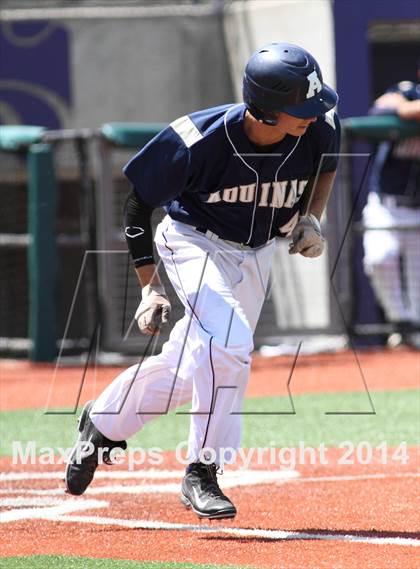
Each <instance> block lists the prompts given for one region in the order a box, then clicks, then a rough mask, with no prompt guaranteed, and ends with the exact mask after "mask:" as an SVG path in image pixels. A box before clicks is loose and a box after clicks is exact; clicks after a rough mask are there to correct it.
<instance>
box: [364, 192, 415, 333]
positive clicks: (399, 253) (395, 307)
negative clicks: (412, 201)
mask: <svg viewBox="0 0 420 569" xmlns="http://www.w3.org/2000/svg"><path fill="white" fill-rule="evenodd" d="M363 221H364V224H365V226H366V227H367V228H369V227H371V228H381V229H376V230H373V231H369V230H367V231H366V232H365V235H364V238H363V245H364V251H365V254H364V260H363V263H364V268H365V272H366V274H367V275H368V276H369V278H370V281H371V284H372V287H373V289H374V292H375V295H376V297H377V299H378V301H379V303H380V305H381V307H382V308H383V310H384V312H385V316H386V318H387V319H388V320H389V321H390V322H398V321H409V322H412V323H417V324H418V323H420V208H409V207H401V206H397V205H395V202H394V199H393V198H392V196H389V197H385V198H382V201H381V200H380V199H379V196H378V195H377V194H375V193H371V194H369V196H368V203H367V205H366V206H365V208H364V210H363ZM414 225H417V226H418V229H413V230H409V229H406V230H402V231H399V230H396V229H391V228H392V227H394V226H399V227H409V226H410V227H411V226H414ZM382 228H384V229H383V230H382ZM400 259H402V263H403V268H404V275H405V282H404V284H403V283H402V281H401V267H400Z"/></svg>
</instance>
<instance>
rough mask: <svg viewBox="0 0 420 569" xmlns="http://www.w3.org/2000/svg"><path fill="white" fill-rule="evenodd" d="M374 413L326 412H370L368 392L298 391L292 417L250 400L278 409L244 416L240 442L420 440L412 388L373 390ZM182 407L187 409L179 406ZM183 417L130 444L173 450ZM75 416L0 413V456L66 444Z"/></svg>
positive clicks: (276, 404)
mask: <svg viewBox="0 0 420 569" xmlns="http://www.w3.org/2000/svg"><path fill="white" fill-rule="evenodd" d="M371 397H372V400H373V404H374V406H375V409H376V414H375V415H326V414H325V413H326V412H332V411H345V412H349V411H359V412H363V411H367V412H369V411H370V405H369V400H368V398H367V395H366V393H359V392H357V393H339V394H337V393H328V394H325V393H324V394H309V395H299V396H295V397H294V398H293V401H294V406H295V409H296V414H295V415H287V414H278V413H279V412H283V413H285V412H290V411H291V410H292V408H291V405H290V401H289V399H288V398H285V397H267V398H256V399H248V400H246V402H245V407H244V411H246V412H254V413H255V412H257V413H264V412H265V413H267V412H268V413H276V414H271V415H244V429H243V433H244V435H243V439H242V446H243V447H244V448H249V447H266V446H270V445H271V446H278V447H281V446H288V447H291V446H298V445H299V442H300V441H303V442H304V443H305V444H306V445H308V446H314V447H315V446H318V445H319V444H320V443H322V442H323V443H325V445H327V446H337V445H338V444H340V443H341V442H342V441H347V440H349V441H353V442H354V443H357V442H360V441H368V442H369V443H371V444H372V445H377V444H379V443H381V442H382V441H386V443H387V444H388V445H389V446H396V445H398V444H399V443H400V442H402V441H405V442H407V444H409V445H415V444H418V443H419V429H418V425H419V423H420V405H419V393H418V392H417V391H415V390H401V391H375V392H373V393H372V394H371ZM183 409H184V411H185V410H187V409H188V408H187V407H184V408H183ZM188 422H189V417H188V416H187V415H176V414H175V413H170V414H169V415H166V416H164V417H159V418H157V419H155V420H153V421H151V422H150V423H148V424H147V425H146V426H145V428H144V429H143V431H142V432H141V433H138V434H137V435H136V436H134V437H133V438H131V439H130V441H129V442H130V445H131V446H141V447H143V448H150V447H159V448H161V449H163V450H171V449H174V448H175V447H176V445H177V444H178V443H179V442H181V441H185V440H186V439H187V436H188ZM76 425H77V423H76V416H75V415H45V414H43V412H42V411H39V410H22V411H8V412H4V413H2V415H1V418H0V435H1V446H0V454H1V455H3V456H4V455H11V454H12V441H21V442H22V443H23V444H26V442H27V441H36V445H37V449H38V451H39V449H40V448H41V447H44V446H48V447H54V448H57V447H63V448H64V447H70V446H72V445H73V444H74V440H75V436H76Z"/></svg>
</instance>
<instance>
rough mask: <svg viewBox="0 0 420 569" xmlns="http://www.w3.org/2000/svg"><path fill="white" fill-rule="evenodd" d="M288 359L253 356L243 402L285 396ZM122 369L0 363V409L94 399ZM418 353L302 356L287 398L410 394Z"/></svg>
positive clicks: (419, 367)
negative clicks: (375, 392)
mask: <svg viewBox="0 0 420 569" xmlns="http://www.w3.org/2000/svg"><path fill="white" fill-rule="evenodd" d="M292 364H293V358H292V357H275V358H263V357H261V356H258V355H256V356H254V358H253V366H252V373H251V380H250V383H249V386H248V389H247V393H246V395H247V397H260V396H271V395H286V394H287V383H288V380H289V377H290V374H291V369H292ZM123 369H124V368H121V367H109V366H100V367H96V368H95V367H93V368H89V369H88V370H87V373H86V376H85V377H84V379H83V369H82V368H80V367H58V368H57V370H56V369H55V366H54V365H48V364H33V363H32V364H31V363H28V362H23V361H17V360H0V389H1V392H2V397H1V402H0V405H1V407H0V408H1V409H2V410H3V411H6V410H13V409H39V408H46V407H47V406H48V405H50V406H51V407H60V406H69V405H74V402H75V401H76V400H77V395H78V392H79V389H80V388H81V385H82V381H83V390H82V393H81V400H82V401H86V400H88V399H92V398H95V397H96V396H97V395H98V393H100V392H101V391H102V390H103V389H104V388H105V387H106V386H107V385H108V384H109V383H110V382H111V381H112V380H113V379H114V377H115V376H116V375H118V373H120V372H121V371H122V370H123ZM419 378H420V357H419V352H416V351H413V350H409V349H406V348H402V349H398V350H390V351H385V352H383V351H373V352H365V353H363V352H362V353H359V354H357V355H355V354H354V353H353V352H351V351H345V352H341V353H337V354H334V355H333V356H331V355H330V354H328V355H327V354H321V355H314V356H303V357H300V358H298V361H297V365H296V367H295V370H294V372H293V376H292V378H291V381H290V388H291V391H292V393H293V394H295V395H298V394H301V393H321V392H326V393H328V392H350V391H362V390H364V389H365V384H364V381H365V382H366V385H367V386H368V388H369V390H378V389H410V388H411V389H413V388H417V387H418V386H419Z"/></svg>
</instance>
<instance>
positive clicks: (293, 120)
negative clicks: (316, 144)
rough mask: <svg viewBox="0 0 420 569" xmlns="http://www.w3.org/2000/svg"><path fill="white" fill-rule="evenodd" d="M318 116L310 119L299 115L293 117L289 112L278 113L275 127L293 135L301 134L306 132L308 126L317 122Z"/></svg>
mask: <svg viewBox="0 0 420 569" xmlns="http://www.w3.org/2000/svg"><path fill="white" fill-rule="evenodd" d="M317 118H318V117H310V118H309V119H299V118H297V117H292V115H288V114H287V113H277V121H278V122H277V125H276V126H275V127H273V128H278V129H279V130H282V131H283V132H287V134H291V135H292V136H301V135H302V134H305V132H306V129H307V128H308V126H309V125H310V124H311V123H313V122H315V121H316V120H317Z"/></svg>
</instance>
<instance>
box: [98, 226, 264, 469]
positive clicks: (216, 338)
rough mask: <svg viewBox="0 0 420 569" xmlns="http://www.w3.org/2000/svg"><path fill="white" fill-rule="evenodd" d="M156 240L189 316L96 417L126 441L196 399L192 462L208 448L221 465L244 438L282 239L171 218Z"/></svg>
mask: <svg viewBox="0 0 420 569" xmlns="http://www.w3.org/2000/svg"><path fill="white" fill-rule="evenodd" d="M155 243H156V246H157V249H158V253H159V256H160V258H161V259H162V261H163V264H164V266H165V269H166V272H167V274H168V276H169V279H170V281H171V283H172V285H173V287H174V289H175V291H176V293H177V295H178V297H179V298H180V300H181V302H182V303H183V305H184V307H185V316H184V317H183V318H182V319H181V320H179V321H178V322H177V323H176V324H175V326H174V328H173V330H172V332H171V334H170V337H169V340H168V341H167V342H166V343H165V344H164V346H163V349H162V352H161V353H160V354H158V355H156V356H152V357H150V358H148V359H147V360H145V361H144V363H142V365H141V366H138V365H134V366H132V367H130V368H128V369H127V370H125V371H124V372H122V373H121V374H120V375H119V376H118V377H116V378H115V380H114V381H113V382H112V383H111V384H110V385H109V386H108V387H107V388H106V389H105V390H104V391H103V393H102V394H101V395H100V396H99V398H98V399H97V400H96V402H95V404H94V407H93V409H92V412H91V416H92V420H93V422H94V424H95V426H96V428H97V429H98V430H99V431H100V432H101V433H102V434H103V435H105V436H106V437H108V438H109V439H111V440H123V439H127V438H129V437H131V436H132V435H134V434H135V433H136V432H138V431H139V430H140V429H141V428H142V427H143V425H145V423H147V422H148V421H150V420H152V419H153V418H155V417H156V416H158V414H164V413H166V412H167V410H168V409H173V408H176V407H178V406H180V405H182V404H184V403H186V402H188V401H192V407H191V418H190V434H189V440H188V459H189V461H190V462H194V461H197V460H199V459H200V456H201V454H200V453H201V451H202V449H203V448H205V447H206V448H211V449H214V451H215V453H216V460H215V462H216V463H218V462H219V454H218V453H219V449H220V448H222V447H224V448H228V447H232V448H237V447H238V446H239V443H240V437H241V415H240V414H237V413H240V411H241V407H242V400H243V397H244V393H245V389H246V386H247V383H248V379H249V373H250V364H251V352H252V350H253V333H254V331H255V327H256V325H257V321H258V318H259V315H260V312H261V308H262V305H263V302H264V298H265V292H266V288H267V283H268V277H269V270H270V264H271V258H272V255H273V252H274V246H275V240H272V241H270V242H269V243H267V244H266V245H264V246H262V247H260V248H257V249H249V248H243V247H241V246H240V245H237V244H233V243H231V242H227V241H224V240H221V239H219V238H218V237H217V236H215V235H214V234H210V232H207V234H202V233H200V232H198V231H197V230H196V229H194V228H193V227H190V226H188V225H186V224H184V223H180V222H177V221H174V220H172V219H171V218H170V217H169V216H166V217H165V218H164V220H163V221H162V222H161V223H160V224H159V225H158V227H157V230H156V234H155ZM104 412H105V414H101V413H104ZM98 413H99V414H98ZM109 413H111V414H109ZM235 413H236V414H235Z"/></svg>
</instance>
